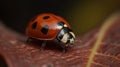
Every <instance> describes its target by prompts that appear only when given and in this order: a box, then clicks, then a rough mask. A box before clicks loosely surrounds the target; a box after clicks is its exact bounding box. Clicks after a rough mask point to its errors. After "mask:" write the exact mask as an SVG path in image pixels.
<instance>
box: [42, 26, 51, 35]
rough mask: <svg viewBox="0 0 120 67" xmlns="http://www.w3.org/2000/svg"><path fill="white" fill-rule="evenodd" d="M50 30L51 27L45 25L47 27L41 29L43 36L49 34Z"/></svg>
mask: <svg viewBox="0 0 120 67" xmlns="http://www.w3.org/2000/svg"><path fill="white" fill-rule="evenodd" d="M48 30H49V26H48V25H45V26H44V27H43V28H42V29H41V32H42V33H43V34H47V32H48Z"/></svg>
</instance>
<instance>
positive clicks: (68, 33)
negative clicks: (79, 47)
mask: <svg viewBox="0 0 120 67" xmlns="http://www.w3.org/2000/svg"><path fill="white" fill-rule="evenodd" d="M57 39H58V40H59V41H60V42H62V43H64V44H66V45H65V46H70V45H73V43H74V41H75V35H74V33H73V32H72V30H71V29H69V28H68V27H63V28H62V29H61V30H60V32H59V33H58V35H57Z"/></svg>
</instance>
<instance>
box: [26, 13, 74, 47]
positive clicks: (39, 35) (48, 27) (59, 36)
mask: <svg viewBox="0 0 120 67" xmlns="http://www.w3.org/2000/svg"><path fill="white" fill-rule="evenodd" d="M26 34H27V35H28V36H29V37H30V38H34V39H38V40H43V41H44V42H43V43H42V47H41V48H43V47H44V46H45V45H46V41H47V40H55V39H56V40H58V42H61V43H63V44H64V46H62V47H64V48H66V47H69V46H71V45H73V43H74V41H75V35H74V33H73V31H72V30H71V27H70V25H69V24H68V22H67V21H65V20H64V19H63V18H61V17H60V16H57V15H54V14H51V13H44V14H39V15H38V16H36V17H34V18H33V19H32V20H31V21H30V22H29V24H28V26H27V28H26Z"/></svg>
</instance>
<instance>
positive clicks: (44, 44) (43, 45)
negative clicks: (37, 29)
mask: <svg viewBox="0 0 120 67" xmlns="http://www.w3.org/2000/svg"><path fill="white" fill-rule="evenodd" d="M46 43H47V41H43V42H42V45H41V47H40V50H41V51H43V49H44V48H45V46H46Z"/></svg>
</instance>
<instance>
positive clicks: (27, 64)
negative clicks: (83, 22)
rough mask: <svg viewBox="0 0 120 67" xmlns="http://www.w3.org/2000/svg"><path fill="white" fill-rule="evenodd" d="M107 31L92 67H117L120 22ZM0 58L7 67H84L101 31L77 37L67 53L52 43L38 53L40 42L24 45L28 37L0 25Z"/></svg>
mask: <svg viewBox="0 0 120 67" xmlns="http://www.w3.org/2000/svg"><path fill="white" fill-rule="evenodd" d="M112 22H116V23H114V24H113V25H112V26H110V28H109V29H108V30H107V31H106V33H105V36H104V39H103V40H102V42H101V44H100V47H99V48H98V49H97V52H96V54H95V56H94V58H93V59H92V62H91V67H120V20H119V19H118V20H116V21H112ZM0 25H1V26H0V31H1V33H0V55H2V57H3V58H4V60H5V61H6V63H7V64H8V66H9V67H86V66H87V64H88V60H89V57H90V54H91V52H92V51H93V47H94V43H95V42H96V40H97V37H98V31H99V30H100V28H96V29H95V30H93V31H91V32H88V33H86V34H85V35H83V36H77V37H76V42H75V45H76V46H74V47H72V48H70V49H68V51H67V52H66V53H63V52H62V49H61V48H60V47H59V46H57V44H56V43H54V42H47V46H46V47H45V49H44V51H40V49H39V48H40V46H41V42H40V41H37V40H35V41H32V42H30V43H26V39H27V37H25V36H23V35H20V34H18V33H16V32H14V31H12V30H10V29H8V28H6V27H5V26H3V25H2V24H0Z"/></svg>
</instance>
